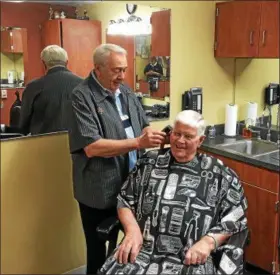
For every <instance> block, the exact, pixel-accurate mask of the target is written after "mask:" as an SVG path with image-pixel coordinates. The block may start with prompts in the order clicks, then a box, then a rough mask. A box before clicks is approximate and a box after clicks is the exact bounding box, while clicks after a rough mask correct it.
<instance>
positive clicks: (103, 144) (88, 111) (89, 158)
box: [69, 44, 166, 274]
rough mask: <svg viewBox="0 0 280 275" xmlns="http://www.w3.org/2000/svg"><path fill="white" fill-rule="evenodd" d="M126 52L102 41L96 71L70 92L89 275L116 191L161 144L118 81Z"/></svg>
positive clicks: (101, 251)
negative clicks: (99, 230) (141, 157)
mask: <svg viewBox="0 0 280 275" xmlns="http://www.w3.org/2000/svg"><path fill="white" fill-rule="evenodd" d="M126 56H127V52H126V51H125V50H124V49H123V48H121V47H119V46H117V45H114V44H102V45H100V46H99V47H98V48H96V49H95V52H94V56H93V61H94V70H93V71H91V72H90V74H89V76H88V78H86V79H85V80H84V81H83V82H82V83H81V84H80V85H78V86H77V87H76V88H75V89H74V91H73V92H72V104H71V108H70V110H71V111H70V112H72V115H71V117H70V119H69V122H70V124H71V125H70V127H69V141H70V150H71V154H72V160H73V181H74V196H75V198H76V200H77V201H78V203H79V207H80V214H81V219H82V223H83V228H84V233H85V238H86V244H87V274H96V273H97V271H98V269H99V268H100V267H101V266H102V264H103V263H104V261H105V257H106V250H105V249H106V247H105V241H103V240H100V239H99V237H98V234H97V232H96V228H97V226H98V225H99V224H100V223H102V222H103V221H104V220H106V219H107V218H108V217H111V216H115V215H116V214H117V212H116V203H117V194H118V192H119V191H120V187H121V185H122V183H123V182H124V181H125V179H126V178H127V176H128V173H129V171H131V170H132V169H133V168H134V166H135V163H136V160H137V157H138V155H139V150H143V149H144V148H151V147H157V146H159V145H160V144H161V143H162V142H164V139H165V135H166V134H165V133H163V132H161V131H155V130H152V129H151V128H150V127H149V123H148V120H147V118H146V116H145V112H144V110H143V109H142V106H141V104H140V102H139V100H138V99H137V97H136V96H135V94H134V93H133V92H132V91H131V90H130V89H129V88H128V87H127V86H125V85H123V84H122V83H123V80H124V78H125V74H126V69H127V57H126ZM70 112H69V113H70ZM115 239H117V236H115Z"/></svg>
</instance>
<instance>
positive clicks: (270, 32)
mask: <svg viewBox="0 0 280 275" xmlns="http://www.w3.org/2000/svg"><path fill="white" fill-rule="evenodd" d="M279 5H280V2H278V1H231V2H223V3H218V4H216V27H215V46H214V51H215V57H251V58H253V57H259V58H268V57H271V58H277V57H279V31H280V24H279V7H280V6H279Z"/></svg>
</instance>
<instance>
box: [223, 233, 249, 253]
mask: <svg viewBox="0 0 280 275" xmlns="http://www.w3.org/2000/svg"><path fill="white" fill-rule="evenodd" d="M249 243H250V232H249V230H248V229H245V230H243V231H241V232H239V233H237V234H234V235H232V236H230V238H229V239H228V241H227V244H229V245H234V246H236V247H240V248H244V247H245V246H246V245H248V244H249Z"/></svg>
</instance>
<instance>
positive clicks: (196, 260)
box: [184, 236, 215, 265]
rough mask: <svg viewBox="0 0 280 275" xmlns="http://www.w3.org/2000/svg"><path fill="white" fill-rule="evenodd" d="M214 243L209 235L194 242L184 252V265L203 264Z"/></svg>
mask: <svg viewBox="0 0 280 275" xmlns="http://www.w3.org/2000/svg"><path fill="white" fill-rule="evenodd" d="M214 247H215V244H214V243H213V242H212V240H211V239H209V237H207V236H206V237H203V238H202V239H201V240H200V241H198V242H196V243H195V244H194V245H193V246H192V247H191V248H190V249H189V250H188V251H187V253H186V256H185V260H184V264H185V265H199V264H204V263H205V262H206V260H207V258H208V257H209V255H210V253H211V251H212V250H214Z"/></svg>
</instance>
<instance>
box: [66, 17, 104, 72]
mask: <svg viewBox="0 0 280 275" xmlns="http://www.w3.org/2000/svg"><path fill="white" fill-rule="evenodd" d="M61 23H62V47H63V48H64V49H65V50H66V51H67V53H68V59H69V61H68V68H69V70H71V71H72V72H73V73H75V74H77V75H79V76H81V77H87V76H88V75H89V73H90V71H91V70H92V69H93V51H94V50H95V48H96V47H97V46H99V45H100V44H101V22H100V21H91V20H90V21H87V20H75V19H63V20H62V21H61Z"/></svg>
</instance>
